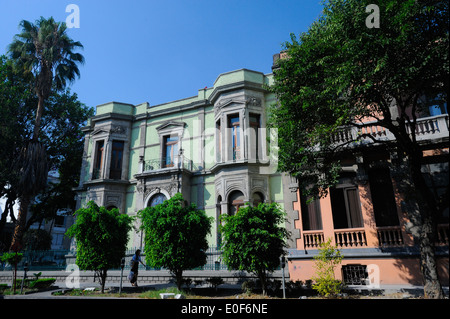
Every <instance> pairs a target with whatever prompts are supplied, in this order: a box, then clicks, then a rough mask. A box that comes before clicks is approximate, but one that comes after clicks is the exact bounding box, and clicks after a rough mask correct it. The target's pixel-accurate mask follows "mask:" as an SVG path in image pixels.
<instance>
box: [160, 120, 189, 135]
mask: <svg viewBox="0 0 450 319" xmlns="http://www.w3.org/2000/svg"><path fill="white" fill-rule="evenodd" d="M185 126H186V123H184V122H175V121H167V122H166V123H163V124H161V125H160V126H158V127H156V130H157V131H158V132H160V131H170V130H180V129H183V128H184V127H185Z"/></svg>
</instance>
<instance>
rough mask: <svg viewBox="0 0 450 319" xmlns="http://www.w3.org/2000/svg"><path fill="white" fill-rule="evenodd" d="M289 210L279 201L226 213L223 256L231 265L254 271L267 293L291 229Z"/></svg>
mask: <svg viewBox="0 0 450 319" xmlns="http://www.w3.org/2000/svg"><path fill="white" fill-rule="evenodd" d="M285 215H286V214H285V212H284V211H283V210H282V209H281V208H280V207H279V206H278V204H277V203H271V204H266V203H260V204H259V205H258V206H257V207H252V206H245V207H241V208H240V209H239V211H238V212H237V213H236V214H235V215H223V216H222V218H223V225H222V226H221V228H220V230H221V233H222V235H223V246H222V257H223V260H224V262H225V264H226V265H227V266H228V268H230V269H238V270H245V271H248V272H250V273H253V274H254V275H255V276H256V277H257V278H258V279H259V280H260V282H261V286H262V290H263V294H266V288H267V287H266V286H267V275H268V273H270V272H273V271H274V270H275V269H276V268H277V267H278V266H279V265H280V257H281V256H282V255H284V254H285V251H284V249H285V248H286V247H287V245H286V240H287V238H288V235H289V234H288V231H287V230H286V228H285V227H284V218H285Z"/></svg>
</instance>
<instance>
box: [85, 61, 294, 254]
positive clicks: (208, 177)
mask: <svg viewBox="0 0 450 319" xmlns="http://www.w3.org/2000/svg"><path fill="white" fill-rule="evenodd" d="M271 81H272V74H263V73H260V72H255V71H251V70H247V69H241V70H237V71H232V72H227V73H223V74H220V75H219V76H218V77H217V79H216V81H215V82H214V85H213V87H210V88H204V89H200V90H198V92H197V94H196V95H195V96H192V97H188V98H185V99H182V100H177V101H173V102H169V103H164V104H160V105H154V106H150V105H149V104H148V103H142V104H139V105H132V104H127V103H119V102H110V103H106V104H102V105H98V106H97V107H96V114H95V116H93V117H92V118H90V119H89V121H88V123H87V125H86V126H85V127H84V128H83V132H84V134H85V144H84V154H83V164H82V168H81V178H80V184H79V187H78V188H77V194H78V195H77V208H79V207H83V206H85V205H86V203H87V202H88V201H90V200H93V201H95V202H96V203H97V204H98V205H101V206H105V207H107V208H112V207H116V208H118V209H119V210H120V212H122V213H126V214H129V215H136V214H137V212H138V211H139V210H141V209H143V208H145V207H147V206H151V205H156V204H158V203H160V202H161V201H163V200H165V199H168V198H170V197H172V196H173V195H174V194H176V193H178V192H180V193H182V194H183V197H184V199H185V200H186V201H187V202H188V203H195V204H196V205H197V207H198V208H200V209H203V210H205V212H206V213H207V215H208V216H212V217H214V218H215V221H216V222H215V224H214V225H213V227H212V234H211V236H210V238H209V242H210V245H211V246H217V245H218V244H219V241H220V238H219V235H218V232H217V229H218V225H219V222H218V220H219V218H218V217H219V216H220V214H233V213H235V212H236V211H237V210H238V209H239V207H240V206H242V205H245V204H246V203H249V204H250V205H254V204H257V203H259V202H277V203H279V204H280V205H281V207H282V208H284V210H285V211H286V213H287V221H286V228H287V229H288V230H289V231H290V232H291V233H292V234H291V238H290V241H289V246H290V247H291V248H295V242H296V238H297V237H298V234H297V233H296V231H295V229H294V220H296V219H298V212H297V211H294V210H293V203H294V202H295V201H296V200H297V198H296V186H297V185H296V183H295V181H293V180H291V178H290V177H289V176H288V175H286V174H283V173H279V172H277V161H276V159H277V144H276V141H277V138H276V137H277V136H276V133H277V132H276V130H275V129H268V128H267V127H266V122H267V116H268V114H267V112H268V108H269V106H271V105H272V104H273V103H274V102H275V97H274V95H273V94H271V93H270V92H269V91H268V90H267V86H268V85H270V83H271ZM137 223H139V221H138V220H137ZM136 226H139V225H136ZM142 240H143V234H142V233H141V232H139V231H137V232H136V231H132V234H131V236H130V242H129V245H128V246H129V248H136V247H142V245H143V242H142Z"/></svg>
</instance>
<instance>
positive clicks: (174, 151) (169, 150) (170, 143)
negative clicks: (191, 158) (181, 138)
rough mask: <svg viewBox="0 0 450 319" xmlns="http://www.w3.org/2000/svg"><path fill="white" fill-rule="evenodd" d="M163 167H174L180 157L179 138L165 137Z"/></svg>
mask: <svg viewBox="0 0 450 319" xmlns="http://www.w3.org/2000/svg"><path fill="white" fill-rule="evenodd" d="M163 156H164V157H163V167H173V166H174V165H175V158H176V156H178V136H177V135H169V136H165V137H164V154H163Z"/></svg>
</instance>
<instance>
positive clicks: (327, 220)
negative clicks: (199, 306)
mask: <svg viewBox="0 0 450 319" xmlns="http://www.w3.org/2000/svg"><path fill="white" fill-rule="evenodd" d="M392 111H393V112H395V109H394V110H392ZM417 115H418V117H419V118H418V120H417V123H418V124H417V128H416V137H417V141H418V143H419V145H420V146H421V148H422V151H423V154H424V158H425V160H424V163H423V165H422V173H423V174H424V177H425V179H426V181H427V184H428V187H429V188H430V189H431V190H432V192H433V193H434V194H435V196H436V199H437V198H438V197H439V196H441V195H443V194H445V192H446V191H447V192H448V186H449V144H448V142H449V130H448V128H449V118H448V111H447V104H446V103H443V104H441V105H439V104H433V103H432V104H431V105H430V107H429V109H428V111H427V112H425V113H422V114H417ZM361 134H371V135H372V136H373V137H374V138H375V139H376V140H382V141H383V143H375V142H374V140H373V139H371V138H367V139H365V140H363V141H360V142H359V143H352V144H351V145H349V146H348V148H347V149H346V150H345V151H344V153H343V155H342V156H343V157H342V158H343V159H342V163H343V167H342V172H341V176H340V180H339V183H338V184H337V186H336V187H334V188H332V189H329V192H328V196H327V197H325V198H322V199H320V200H315V201H313V202H308V203H307V201H306V198H304V196H302V194H301V192H300V191H298V190H297V202H296V203H295V205H294V208H295V209H296V210H297V211H298V212H299V215H298V217H297V220H296V221H295V227H296V228H297V229H298V230H299V231H300V234H301V235H300V236H299V238H298V239H297V243H296V249H291V250H290V256H289V260H290V263H289V273H290V277H291V280H293V281H295V280H302V281H305V280H308V279H311V277H312V276H313V275H314V272H315V269H314V267H313V263H314V260H313V258H314V256H315V255H316V254H317V252H318V248H319V245H320V244H321V243H323V242H324V241H326V240H328V239H331V243H332V244H333V245H336V246H337V247H338V248H339V249H340V250H341V253H342V254H343V256H344V259H343V261H342V264H341V266H339V267H337V268H336V269H335V277H336V279H340V280H343V281H344V282H345V283H346V284H348V285H372V286H378V285H423V280H422V278H423V277H422V273H421V270H420V262H419V257H420V256H419V248H418V243H417V242H416V241H415V239H414V238H413V235H412V227H414V226H413V224H412V223H411V220H409V218H408V214H407V211H406V210H407V207H406V205H405V203H406V201H405V200H404V198H403V195H402V194H401V193H400V192H399V191H398V189H399V187H398V186H399V185H398V184H399V183H400V182H401V178H402V175H401V172H399V171H398V170H397V169H396V167H397V166H395V165H392V163H394V162H395V161H397V160H398V159H397V154H396V152H395V148H393V147H392V145H391V144H390V142H391V141H394V136H393V135H392V133H390V132H389V131H388V130H386V129H384V128H382V127H380V126H378V125H377V124H376V122H366V123H365V124H364V125H363V126H361V127H360V128H359V129H356V128H351V129H348V130H346V129H344V130H343V131H342V132H340V133H339V134H338V135H336V136H335V137H334V139H335V141H336V142H337V143H345V142H347V141H349V140H353V139H354V137H355V136H358V135H361ZM437 222H438V226H437V230H438V234H437V239H436V243H435V248H436V257H437V264H438V274H439V277H440V280H441V283H442V284H443V285H444V286H448V285H449V257H448V256H449V254H448V247H449V239H448V237H449V211H448V202H447V206H446V208H444V209H443V210H442V211H441V213H440V216H438V220H437Z"/></svg>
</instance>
